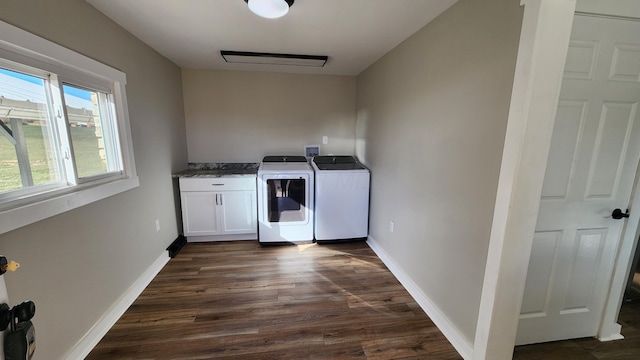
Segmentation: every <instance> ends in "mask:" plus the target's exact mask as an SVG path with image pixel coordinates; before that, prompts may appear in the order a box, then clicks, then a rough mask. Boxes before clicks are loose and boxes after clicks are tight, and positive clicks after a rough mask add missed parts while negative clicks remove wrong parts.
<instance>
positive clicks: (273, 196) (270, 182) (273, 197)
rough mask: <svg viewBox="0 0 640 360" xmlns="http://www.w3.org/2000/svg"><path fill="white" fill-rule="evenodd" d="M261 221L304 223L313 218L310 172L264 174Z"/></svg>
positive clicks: (282, 223) (280, 224)
mask: <svg viewBox="0 0 640 360" xmlns="http://www.w3.org/2000/svg"><path fill="white" fill-rule="evenodd" d="M261 186H262V191H261V193H262V194H261V196H262V199H261V200H262V201H261V205H260V206H261V209H260V210H261V214H262V216H261V218H260V221H262V222H266V223H277V225H279V226H286V225H304V224H308V223H309V221H310V220H311V219H310V218H311V214H312V212H311V209H310V207H311V205H312V204H310V201H309V193H310V191H309V188H310V181H309V175H308V174H273V175H263V176H262V184H261Z"/></svg>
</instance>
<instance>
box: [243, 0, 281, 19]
mask: <svg viewBox="0 0 640 360" xmlns="http://www.w3.org/2000/svg"><path fill="white" fill-rule="evenodd" d="M244 2H246V3H247V4H248V5H249V10H251V12H253V13H254V14H256V15H258V16H261V17H263V18H267V19H275V18H279V17H282V16H285V15H287V13H288V12H289V8H290V7H291V5H293V0H244Z"/></svg>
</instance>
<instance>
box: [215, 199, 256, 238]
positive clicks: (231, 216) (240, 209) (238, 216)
mask: <svg viewBox="0 0 640 360" xmlns="http://www.w3.org/2000/svg"><path fill="white" fill-rule="evenodd" d="M220 196H221V199H222V201H221V203H222V204H221V207H220V208H221V214H220V215H221V216H220V218H221V226H222V229H221V230H222V232H223V233H225V234H246V233H254V232H256V231H257V207H256V193H255V192H254V191H223V192H221V193H220Z"/></svg>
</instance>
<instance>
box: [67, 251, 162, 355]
mask: <svg viewBox="0 0 640 360" xmlns="http://www.w3.org/2000/svg"><path fill="white" fill-rule="evenodd" d="M167 262H169V254H168V253H167V252H166V251H165V252H163V253H162V255H161V256H160V257H158V259H156V261H154V262H153V264H151V266H150V267H149V268H148V269H147V270H146V271H145V272H144V273H143V274H142V275H141V276H140V277H139V278H138V280H136V282H135V283H134V284H133V285H131V287H130V288H129V289H128V290H127V291H126V292H125V293H124V294H123V295H122V296H121V297H120V299H118V301H116V302H115V303H114V304H113V305H112V306H111V308H109V310H108V311H107V312H106V313H105V315H104V316H103V317H102V318H101V319H100V320H98V322H97V323H96V324H95V325H94V326H93V327H92V328H91V329H90V330H89V331H88V332H87V333H86V334H85V335H84V336H83V337H82V339H81V340H80V341H79V342H78V343H77V344H76V345H75V346H74V347H73V349H71V351H69V352H68V353H67V355H66V356H65V357H64V358H65V359H67V360H77V359H84V358H85V357H86V356H87V355H89V353H90V352H91V350H93V348H94V347H95V346H96V345H97V344H98V343H99V342H100V340H101V339H102V338H103V337H104V336H105V335H106V334H107V332H108V331H109V329H111V327H112V326H113V325H114V324H115V323H116V321H118V319H120V317H121V316H122V314H124V313H125V311H127V309H128V308H129V306H131V304H133V302H134V301H135V300H136V299H137V298H138V296H140V294H141V293H142V291H143V290H144V289H145V288H146V287H147V285H149V283H150V282H151V280H153V279H154V278H155V277H156V275H158V273H159V272H160V270H162V268H163V267H164V266H165V265H166V264H167Z"/></svg>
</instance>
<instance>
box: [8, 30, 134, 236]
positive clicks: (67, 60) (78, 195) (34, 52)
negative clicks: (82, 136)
mask: <svg viewBox="0 0 640 360" xmlns="http://www.w3.org/2000/svg"><path fill="white" fill-rule="evenodd" d="M0 58H3V59H7V60H9V61H11V62H14V63H18V64H23V65H25V66H29V67H33V68H36V69H39V70H43V71H46V72H50V73H52V74H55V75H56V77H59V79H56V80H57V81H58V84H57V85H56V86H60V87H61V86H62V84H63V82H64V83H66V84H69V85H71V86H84V87H87V88H90V89H96V90H100V91H105V92H107V93H109V94H110V95H111V96H112V97H113V98H112V102H113V105H112V106H113V109H114V110H115V114H114V115H115V118H116V119H115V127H116V130H117V132H116V135H117V137H118V142H119V147H120V151H121V153H122V172H116V173H108V174H106V175H104V176H103V175H99V176H95V177H90V178H83V180H82V181H78V182H77V183H76V184H70V185H68V186H64V187H55V188H53V189H47V188H46V187H43V188H42V190H43V191H38V192H35V193H32V192H30V191H27V192H25V195H24V196H22V197H19V198H15V199H13V198H12V199H10V200H3V201H1V202H0V234H3V233H6V232H9V231H12V230H15V229H17V228H20V227H22V226H26V225H29V224H32V223H35V222H37V221H40V220H43V219H46V218H48V217H51V216H55V215H58V214H61V213H64V212H66V211H70V210H73V209H75V208H78V207H80V206H83V205H87V204H90V203H92V202H95V201H99V200H102V199H105V198H107V197H110V196H113V195H116V194H119V193H122V192H124V191H127V190H130V189H133V188H135V187H138V186H139V185H140V182H139V179H138V175H137V172H136V166H135V157H134V152H133V141H132V136H131V127H130V122H129V114H128V105H127V96H126V83H127V79H126V74H125V73H124V72H122V71H120V70H117V69H114V68H112V67H110V66H108V65H105V64H103V63H100V62H98V61H96V60H93V59H91V58H89V57H87V56H84V55H82V54H79V53H77V52H75V51H72V50H70V49H67V48H65V47H62V46H60V45H58V44H55V43H53V42H51V41H49V40H46V39H44V38H41V37H39V36H36V35H34V34H31V33H29V32H26V31H24V30H22V29H19V28H17V27H15V26H13V25H10V24H8V23H6V22H3V21H0ZM62 104H64V102H61V103H60V104H56V105H54V106H59V107H60V109H58V110H59V111H64V108H63V105H62ZM68 151H71V149H69V150H68Z"/></svg>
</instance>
